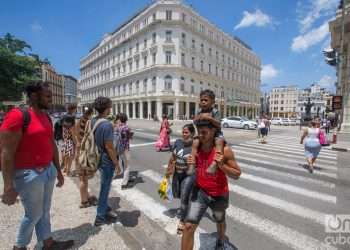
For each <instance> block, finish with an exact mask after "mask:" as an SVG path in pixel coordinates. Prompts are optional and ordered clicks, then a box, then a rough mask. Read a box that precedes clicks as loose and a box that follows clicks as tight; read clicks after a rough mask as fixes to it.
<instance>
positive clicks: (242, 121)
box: [221, 116, 258, 129]
mask: <svg viewBox="0 0 350 250" xmlns="http://www.w3.org/2000/svg"><path fill="white" fill-rule="evenodd" d="M221 126H222V127H223V128H244V129H256V128H257V127H258V124H257V123H256V122H255V121H251V120H248V119H246V118H244V117H240V116H231V117H226V118H223V119H222V120H221Z"/></svg>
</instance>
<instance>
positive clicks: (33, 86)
mask: <svg viewBox="0 0 350 250" xmlns="http://www.w3.org/2000/svg"><path fill="white" fill-rule="evenodd" d="M45 88H49V83H48V82H42V81H33V82H29V83H28V84H27V85H26V86H25V88H24V92H25V93H26V94H27V96H28V98H30V97H31V96H32V94H33V93H38V92H40V91H42V90H43V89H45Z"/></svg>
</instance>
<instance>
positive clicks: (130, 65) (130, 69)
mask: <svg viewBox="0 0 350 250" xmlns="http://www.w3.org/2000/svg"><path fill="white" fill-rule="evenodd" d="M131 71H132V62H130V63H129V72H131Z"/></svg>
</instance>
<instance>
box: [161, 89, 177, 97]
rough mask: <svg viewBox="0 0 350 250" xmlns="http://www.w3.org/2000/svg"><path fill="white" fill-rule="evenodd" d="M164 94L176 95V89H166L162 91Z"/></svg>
mask: <svg viewBox="0 0 350 250" xmlns="http://www.w3.org/2000/svg"><path fill="white" fill-rule="evenodd" d="M161 93H162V95H171V96H174V95H175V91H174V90H172V89H164V90H162V91H161Z"/></svg>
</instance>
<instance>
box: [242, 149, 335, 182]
mask: <svg viewBox="0 0 350 250" xmlns="http://www.w3.org/2000/svg"><path fill="white" fill-rule="evenodd" d="M235 158H236V160H237V161H238V163H240V160H245V161H250V162H254V163H256V164H266V165H269V166H273V167H278V168H282V169H288V170H293V171H298V172H303V173H305V172H306V170H305V169H303V168H298V167H290V166H287V165H283V164H277V163H273V162H271V161H264V160H261V159H259V160H256V159H253V158H251V157H246V156H242V155H239V154H236V155H235ZM313 175H323V176H327V177H329V178H333V179H337V174H334V173H325V172H319V171H315V172H314V173H313Z"/></svg>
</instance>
